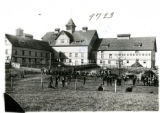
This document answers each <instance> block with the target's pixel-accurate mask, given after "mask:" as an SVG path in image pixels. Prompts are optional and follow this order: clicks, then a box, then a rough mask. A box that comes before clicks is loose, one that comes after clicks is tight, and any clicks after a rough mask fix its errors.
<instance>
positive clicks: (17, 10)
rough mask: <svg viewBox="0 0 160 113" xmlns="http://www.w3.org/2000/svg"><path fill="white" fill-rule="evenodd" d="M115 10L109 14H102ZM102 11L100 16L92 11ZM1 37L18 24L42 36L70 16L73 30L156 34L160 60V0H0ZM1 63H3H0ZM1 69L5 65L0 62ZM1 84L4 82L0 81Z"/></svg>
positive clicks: (62, 25)
mask: <svg viewBox="0 0 160 113" xmlns="http://www.w3.org/2000/svg"><path fill="white" fill-rule="evenodd" d="M112 12H114V14H113V16H112V18H105V19H104V18H103V17H104V15H105V14H106V13H108V14H110V13H112ZM97 13H101V16H100V17H99V19H97V18H96V16H94V17H93V18H92V19H91V20H90V16H91V15H92V14H95V15H97ZM0 17H1V18H0V37H1V38H3V37H5V33H8V34H13V35H15V30H16V29H17V28H22V29H23V30H24V32H25V33H30V34H32V35H33V36H34V38H35V39H38V40H41V38H42V36H44V35H45V33H46V32H53V31H54V29H55V28H60V29H61V30H65V25H66V24H67V22H68V20H69V19H70V18H72V19H73V21H74V23H75V24H76V26H77V27H76V30H81V29H82V27H84V26H87V27H88V29H96V30H97V32H98V35H99V37H100V38H112V37H116V36H117V34H121V33H130V34H131V37H141V36H142V37H145V36H155V37H156V40H157V48H158V52H157V55H156V59H157V62H156V63H157V64H160V63H159V61H160V60H159V58H158V56H159V39H160V7H159V0H1V1H0ZM0 45H1V49H0V52H1V53H3V54H1V55H0V57H1V61H4V41H0ZM3 64H4V63H3ZM0 66H1V67H0V71H1V72H2V73H4V70H3V69H4V67H3V66H2V65H0ZM2 85H4V84H3V82H2ZM3 90H4V89H3Z"/></svg>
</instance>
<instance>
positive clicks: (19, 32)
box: [16, 28, 24, 37]
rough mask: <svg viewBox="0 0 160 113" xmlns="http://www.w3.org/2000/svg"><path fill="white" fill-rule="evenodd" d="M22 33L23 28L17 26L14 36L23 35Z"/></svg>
mask: <svg viewBox="0 0 160 113" xmlns="http://www.w3.org/2000/svg"><path fill="white" fill-rule="evenodd" d="M23 35H24V34H23V29H21V28H18V29H16V36H20V37H21V36H23Z"/></svg>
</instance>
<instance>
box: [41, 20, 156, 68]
mask: <svg viewBox="0 0 160 113" xmlns="http://www.w3.org/2000/svg"><path fill="white" fill-rule="evenodd" d="M42 40H43V41H46V42H48V43H49V44H50V45H51V46H52V49H53V50H54V53H55V54H54V60H53V62H57V61H60V62H63V63H64V64H66V65H84V64H89V63H97V65H99V66H106V67H119V66H121V67H127V66H135V65H133V64H135V63H136V64H139V65H141V66H143V67H147V68H151V67H153V66H154V65H155V53H156V51H157V48H156V37H131V35H130V34H119V35H117V37H116V38H99V37H98V34H97V31H96V30H88V28H87V27H83V28H82V30H79V31H77V30H76V25H75V23H74V22H73V20H72V19H70V20H69V22H68V23H67V24H66V30H60V29H59V28H57V29H55V31H54V32H48V33H46V34H45V35H44V36H43V37H42Z"/></svg>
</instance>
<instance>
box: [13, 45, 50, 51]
mask: <svg viewBox="0 0 160 113" xmlns="http://www.w3.org/2000/svg"><path fill="white" fill-rule="evenodd" d="M12 46H13V45H12ZM13 47H18V48H25V49H33V48H26V47H19V46H13ZM33 50H43V49H33ZM43 51H49V52H52V51H50V50H43Z"/></svg>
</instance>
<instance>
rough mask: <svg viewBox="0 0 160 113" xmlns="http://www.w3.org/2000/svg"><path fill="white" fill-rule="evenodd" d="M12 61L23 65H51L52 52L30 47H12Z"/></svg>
mask: <svg viewBox="0 0 160 113" xmlns="http://www.w3.org/2000/svg"><path fill="white" fill-rule="evenodd" d="M12 62H18V63H20V64H21V65H22V66H23V65H24V66H28V65H49V64H50V62H51V59H50V52H48V51H44V50H36V49H28V48H19V47H13V48H12Z"/></svg>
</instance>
